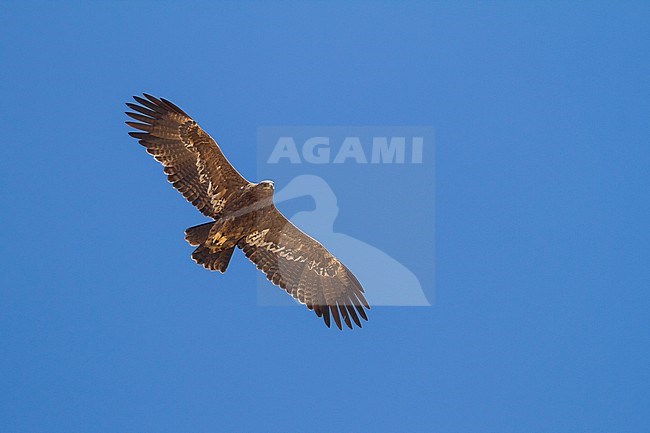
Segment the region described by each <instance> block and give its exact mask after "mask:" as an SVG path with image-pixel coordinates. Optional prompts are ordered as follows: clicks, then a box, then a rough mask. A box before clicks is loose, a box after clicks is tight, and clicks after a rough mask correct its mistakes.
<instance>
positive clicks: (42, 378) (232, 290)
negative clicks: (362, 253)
mask: <svg viewBox="0 0 650 433" xmlns="http://www.w3.org/2000/svg"><path fill="white" fill-rule="evenodd" d="M649 19H650V8H649V7H648V5H647V4H644V3H642V2H636V3H633V2H626V3H620V4H619V3H614V2H611V3H598V2H584V3H579V4H578V3H576V4H564V3H559V2H558V3H533V2H527V3H525V4H520V3H515V2H480V3H435V4H431V3H428V2H426V3H425V2H423V3H414V4H410V5H402V4H400V3H398V2H378V3H361V2H355V3H352V4H344V3H325V2H317V3H294V2H289V3H256V2H241V3H240V2H226V3H217V2H195V3H186V2H184V3H180V2H179V3H172V2H155V3H154V2H150V3H144V2H142V3H135V2H128V3H127V2H104V3H98V2H97V3H90V2H69V3H64V2H43V3H30V2H1V3H0V38H1V39H0V41H1V45H2V48H1V52H2V57H1V58H2V68H1V69H0V89H1V92H2V93H1V94H2V101H1V103H0V113H1V114H2V133H3V134H2V136H3V139H2V143H3V146H2V149H3V156H2V158H0V170H1V172H2V176H0V187H1V188H0V194H1V195H0V199H1V200H2V201H1V202H2V204H3V209H4V212H3V224H2V225H1V228H0V233H1V236H2V238H1V239H2V242H1V243H0V259H1V263H2V265H1V270H2V271H1V273H0V284H1V286H0V348H1V356H0V389H1V390H2V392H1V393H0V430H1V431H3V432H7V433H10V432H11V433H13V432H30V433H31V432H48V433H52V432H88V431H93V432H117V431H119V432H180V431H191V432H216V431H241V432H258V431H259V432H275V431H277V432H289V431H300V432H303V431H309V432H321V431H322V432H324V431H346V432H347V431H350V432H357V431H387V432H394V431H409V432H418V431H423V432H424V431H426V432H431V431H434V432H486V433H487V432H499V433H504V432H570V433H576V432H590V433H596V432H608V433H609V432H642V431H646V430H647V427H648V424H649V420H648V415H647V414H648V413H650V411H649V410H648V409H649V408H648V401H650V398H649V397H650V395H648V394H649V392H648V390H649V389H650V383H649V374H650V372H649V369H648V365H650V352H649V349H648V335H649V326H648V315H647V314H648V313H647V312H648V308H649V307H650V297H649V295H648V287H649V285H650V284H649V283H650V266H648V264H647V262H648V257H649V253H650V237H649V230H648V221H650V218H649V217H650V215H649V211H648V209H650V194H649V193H648V185H649V184H650V173H649V167H650V148H649V142H650V140H649V138H650V130H649V129H650V127H649V125H650V123H649V122H648V119H649V118H650V103H649V101H650V82H649V81H648V76H650V74H649V72H650V71H649V69H650V67H649V65H650V62H649V60H650V51H649V49H650V42H649V41H650V29H649V28H648V25H647V23H648V21H649ZM143 91H145V92H150V93H153V94H156V95H160V96H163V97H165V98H168V99H170V100H172V101H174V102H176V103H177V104H178V105H181V106H182V107H183V108H184V109H186V111H188V112H190V113H191V114H193V115H194V116H195V117H196V118H197V119H198V120H199V121H200V123H201V125H202V126H203V127H204V128H205V129H206V130H207V131H209V132H210V133H211V134H212V135H213V136H215V137H216V138H218V140H219V142H220V143H221V144H222V147H223V149H224V152H226V153H227V155H228V156H229V158H230V159H231V160H232V161H233V162H236V165H237V168H238V169H239V170H240V171H241V172H242V173H243V174H244V175H245V176H247V177H248V178H251V179H253V180H256V174H257V153H256V152H257V149H256V140H257V131H258V128H259V127H260V126H274V125H316V126H318V125H397V126H400V125H401V126H408V125H424V126H432V127H433V128H434V130H435V140H436V142H435V165H434V166H433V168H432V169H434V170H435V173H434V175H435V186H434V187H433V188H431V189H430V191H429V194H427V193H426V192H422V191H419V190H418V192H417V193H416V192H414V191H412V192H411V193H409V191H410V190H408V189H406V190H405V191H404V192H403V196H401V197H400V198H401V200H403V201H405V202H409V203H412V204H411V208H409V209H415V211H417V210H418V209H419V213H417V215H416V216H413V217H412V218H409V216H408V215H403V214H395V215H394V216H393V217H392V218H390V215H386V212H382V209H384V207H383V206H381V205H380V204H378V203H377V202H376V200H375V199H374V198H375V197H377V200H379V199H382V196H381V194H377V193H376V192H373V193H372V194H370V195H369V196H368V197H369V198H370V197H372V198H373V200H372V203H369V204H368V206H370V210H371V211H369V210H368V208H366V207H364V206H363V205H361V204H360V203H355V202H350V203H349V204H347V205H346V204H345V203H340V206H339V207H340V214H339V220H337V221H338V223H337V224H338V226H335V227H338V229H339V230H341V231H344V232H346V233H347V234H349V235H353V236H355V237H357V238H359V239H363V240H364V241H366V242H368V243H371V244H373V245H380V246H382V247H384V248H390V251H391V252H394V254H395V255H397V256H398V258H399V260H400V262H402V263H406V264H408V266H409V267H410V268H412V269H418V270H426V269H428V268H430V269H431V272H432V273H434V275H435V287H432V286H433V284H427V285H426V287H425V289H426V290H427V293H428V294H431V295H433V294H434V292H435V296H434V299H433V300H434V302H433V306H432V307H421V308H397V307H384V308H381V307H378V308H373V309H372V310H371V312H370V313H371V314H370V322H369V323H368V324H367V326H365V327H364V329H362V330H355V331H353V332H339V331H338V330H334V329H327V328H326V327H325V326H323V325H322V323H320V322H319V321H318V320H317V319H316V318H315V317H312V316H313V315H312V314H311V313H309V312H307V311H302V310H301V309H297V308H278V307H275V308H272V307H263V306H258V304H257V295H256V291H257V290H256V284H257V283H256V273H255V272H254V271H253V269H252V265H251V264H250V263H249V262H248V261H247V260H245V258H244V257H243V256H242V255H241V254H237V255H236V256H235V257H234V259H233V262H232V263H231V265H230V268H229V269H228V272H227V273H226V274H225V275H220V274H216V275H215V274H211V273H209V272H207V271H205V270H203V269H201V268H200V267H198V266H196V265H195V264H194V263H193V262H192V261H191V260H190V259H189V254H190V252H191V248H190V247H189V246H188V245H186V244H185V242H184V241H183V237H182V232H183V230H184V229H185V227H188V226H191V225H194V224H198V223H201V222H202V221H203V218H202V217H201V215H200V214H199V213H198V212H197V211H195V210H194V209H193V208H192V207H191V206H190V205H188V204H186V203H184V201H183V200H182V198H181V197H180V196H179V195H178V194H177V193H176V192H175V191H173V189H172V188H171V187H170V185H169V184H167V183H166V182H165V180H164V177H163V175H162V174H161V171H160V168H159V167H158V166H157V164H155V163H154V161H152V160H151V158H150V157H149V156H148V155H147V154H146V153H145V152H144V150H143V149H142V148H140V147H139V146H138V145H137V144H136V143H135V142H134V141H133V140H132V139H131V138H130V137H128V136H127V134H126V131H127V130H128V129H127V128H126V126H125V125H124V124H123V121H124V120H125V119H124V117H125V116H124V114H123V111H124V105H123V104H124V102H126V101H127V100H128V99H129V98H130V96H131V95H133V94H138V93H140V92H143ZM408 176H409V172H408V170H407V171H404V172H394V171H391V169H389V168H387V170H386V178H385V181H386V182H387V185H390V188H392V190H394V189H395V187H396V185H397V186H399V185H402V183H400V182H406V178H407V177H408ZM361 177H362V176H361V175H360V178H361ZM368 202H370V200H368ZM413 204H417V206H415V207H413ZM301 205H305V206H310V203H309V202H305V201H303V202H301V201H298V202H296V203H294V204H293V206H294V207H295V208H296V209H298V208H299V207H300V206H301ZM423 215H424V216H431V218H430V224H433V226H430V225H429V222H427V226H426V227H423V229H427V230H429V229H430V228H431V227H434V228H435V241H431V242H430V244H433V243H435V249H434V253H433V254H432V257H434V260H433V262H431V261H430V260H429V259H427V257H429V256H428V255H426V254H424V255H423V254H422V251H424V250H425V247H423V245H413V242H411V241H409V242H406V241H403V240H401V238H400V236H399V227H400V225H413V224H414V223H413V221H420V220H421V219H422V216H423ZM413 218H414V219H413ZM378 221H388V222H392V223H393V225H389V224H379V223H378ZM411 229H412V227H409V230H411ZM409 233H411V232H409ZM427 233H428V232H427ZM409 239H410V237H409ZM427 239H433V238H429V237H427ZM431 248H433V245H431ZM368 290H370V288H368Z"/></svg>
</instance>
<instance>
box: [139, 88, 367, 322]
mask: <svg viewBox="0 0 650 433" xmlns="http://www.w3.org/2000/svg"><path fill="white" fill-rule="evenodd" d="M143 96H144V98H142V97H139V96H134V99H135V102H137V104H134V103H130V102H128V103H127V104H126V105H127V106H128V107H129V108H130V109H132V110H133V112H126V114H127V115H128V116H129V117H131V118H132V119H134V120H136V121H137V122H133V121H127V122H126V124H127V125H129V126H130V127H132V128H135V129H137V130H138V131H137V132H129V135H130V136H132V137H134V138H136V139H137V140H138V142H139V143H140V144H141V145H142V146H144V147H145V148H146V149H147V152H148V153H150V154H151V155H153V157H154V158H155V159H156V160H157V161H158V162H160V163H161V164H162V165H163V167H164V170H163V171H164V173H165V174H166V175H167V179H168V180H169V182H171V183H172V185H173V186H174V188H175V189H176V190H178V191H179V192H180V193H181V194H182V195H183V197H185V198H186V199H187V201H189V202H190V203H192V204H193V205H194V206H195V207H196V208H197V209H198V210H199V211H201V213H202V214H203V215H205V216H206V217H208V218H211V219H212V221H210V222H207V223H205V224H201V225H198V226H195V227H190V228H188V229H187V230H185V240H187V242H188V243H189V244H190V245H192V246H196V247H197V248H196V249H195V250H194V252H193V253H192V259H194V261H195V262H196V263H197V264H199V265H202V266H203V267H205V268H206V269H209V270H211V271H214V270H218V271H219V272H222V273H223V272H225V271H226V268H227V267H228V263H229V262H230V259H231V257H232V254H233V252H234V250H235V247H237V248H240V249H241V250H242V251H243V252H244V254H245V255H246V257H248V259H249V260H250V261H252V262H253V263H254V264H255V266H256V267H257V268H258V269H259V270H261V271H262V272H263V273H264V275H266V277H267V278H268V279H269V281H271V282H272V283H273V284H275V285H277V286H279V287H281V288H282V289H284V290H285V291H286V292H287V293H288V294H289V295H291V296H292V297H293V298H294V299H295V300H296V301H298V302H300V303H301V304H304V305H305V306H306V307H307V308H308V309H309V310H313V311H314V312H315V313H316V315H317V316H318V317H322V318H323V320H324V322H325V324H326V325H327V326H328V327H329V326H330V320H331V319H330V314H331V317H332V318H333V319H334V322H335V323H336V326H337V327H338V328H339V329H342V326H341V320H343V322H344V323H345V324H346V325H347V326H348V328H350V329H352V327H353V323H354V324H356V325H357V326H359V327H361V320H360V319H359V318H362V319H364V320H368V317H367V315H366V312H365V310H364V308H366V309H370V306H369V305H368V302H367V301H366V299H365V297H364V295H363V293H364V290H363V288H362V287H361V284H360V283H359V281H358V280H357V278H356V277H355V276H354V275H353V274H352V272H350V270H349V269H348V268H347V267H346V266H345V265H344V264H343V263H341V262H340V261H339V260H338V259H337V258H336V257H334V256H333V255H332V254H330V252H329V251H327V249H325V247H323V245H321V244H320V243H319V242H318V241H316V240H315V239H313V238H311V237H310V236H308V235H307V234H305V233H303V232H302V231H301V230H300V229H298V228H297V227H296V226H294V225H293V224H292V223H291V222H290V221H289V220H287V218H285V216H284V215H282V213H280V211H279V210H278V209H277V208H276V207H275V205H274V204H273V192H274V185H273V182H271V181H262V182H259V183H251V182H249V181H247V180H246V179H244V177H243V176H242V175H240V174H239V173H238V172H237V170H236V169H235V168H234V167H233V166H232V165H231V164H230V163H229V162H228V160H227V159H226V157H225V156H224V154H223V153H222V152H221V149H220V148H219V146H218V145H217V143H216V142H215V140H213V139H212V137H210V136H209V135H208V134H207V133H206V132H204V131H203V130H202V129H201V128H200V127H199V125H198V124H197V123H196V122H195V121H194V120H193V119H192V118H191V117H190V116H189V115H187V114H186V113H185V112H184V111H183V110H181V109H180V108H178V107H177V106H176V105H174V104H173V103H171V102H169V101H168V100H166V99H163V98H160V99H158V98H155V97H153V96H151V95H148V94H146V93H145V94H143Z"/></svg>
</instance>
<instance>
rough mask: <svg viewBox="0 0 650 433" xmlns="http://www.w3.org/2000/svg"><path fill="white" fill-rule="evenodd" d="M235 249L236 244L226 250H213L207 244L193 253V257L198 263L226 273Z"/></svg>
mask: <svg viewBox="0 0 650 433" xmlns="http://www.w3.org/2000/svg"><path fill="white" fill-rule="evenodd" d="M233 251H235V247H234V246H233V247H231V248H227V249H225V250H219V251H216V252H212V251H210V248H208V247H207V246H205V245H201V246H200V247H198V248H197V249H195V250H194V252H193V253H192V259H194V261H195V262H196V263H197V264H199V265H203V267H204V268H206V269H209V270H211V271H219V272H221V273H224V272H226V268H227V267H228V263H230V258H231V257H232V253H233Z"/></svg>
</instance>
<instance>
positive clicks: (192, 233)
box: [185, 221, 214, 247]
mask: <svg viewBox="0 0 650 433" xmlns="http://www.w3.org/2000/svg"><path fill="white" fill-rule="evenodd" d="M213 225H214V221H212V222H209V223H205V224H201V225H198V226H194V227H190V228H188V229H186V230H185V240H186V241H187V242H188V243H189V244H190V245H192V246H193V247H195V246H197V245H201V244H202V243H203V242H205V241H206V239H208V235H209V234H210V229H211V228H212V226H213Z"/></svg>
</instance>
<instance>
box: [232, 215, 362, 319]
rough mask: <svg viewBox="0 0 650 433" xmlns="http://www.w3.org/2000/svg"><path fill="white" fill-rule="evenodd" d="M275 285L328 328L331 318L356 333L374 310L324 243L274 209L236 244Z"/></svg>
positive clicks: (358, 285) (359, 286)
mask: <svg viewBox="0 0 650 433" xmlns="http://www.w3.org/2000/svg"><path fill="white" fill-rule="evenodd" d="M237 246H238V247H240V248H241V249H242V250H243V251H244V254H246V257H248V258H249V259H250V260H251V261H252V262H253V263H255V265H256V266H257V268H258V269H260V270H261V271H262V272H264V274H265V275H266V277H267V278H268V279H269V280H270V281H271V282H272V283H273V284H275V285H277V286H280V287H281V288H283V289H284V290H285V291H286V292H287V293H289V294H290V295H291V296H293V298H294V299H296V300H297V301H298V302H300V303H301V304H305V305H306V306H307V308H308V309H310V310H314V312H315V313H316V315H318V317H323V320H324V321H325V324H326V325H327V326H328V327H329V326H330V313H331V314H332V317H333V318H334V322H335V323H336V325H337V326H338V328H339V329H341V318H342V319H343V321H344V322H345V324H346V325H347V326H348V327H349V328H352V321H354V323H356V324H357V326H359V327H361V321H360V320H359V316H360V317H361V318H363V319H364V320H368V317H367V316H366V312H365V311H364V309H363V308H364V307H365V308H368V309H369V308H370V307H369V306H368V302H367V301H366V299H365V298H364V296H363V288H362V287H361V284H359V281H358V280H357V279H356V277H355V276H354V275H353V274H352V272H350V270H348V268H346V267H345V265H344V264H343V263H341V262H340V261H339V260H338V259H337V258H336V257H334V256H333V255H332V254H330V253H329V251H327V250H326V249H325V247H323V246H322V245H321V244H320V243H318V242H317V241H316V240H314V239H312V238H311V237H309V236H308V235H306V234H305V233H303V232H302V231H300V230H299V229H298V228H297V227H296V226H294V225H293V224H291V222H289V221H288V220H287V219H286V218H285V217H284V215H282V214H281V213H280V211H278V210H277V209H276V208H275V206H271V207H270V208H269V210H268V211H266V212H265V213H264V215H263V216H262V217H261V218H258V219H257V221H256V227H255V230H254V231H253V232H252V233H251V234H250V235H248V236H246V237H245V238H242V239H241V240H240V241H239V243H238V244H237Z"/></svg>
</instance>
